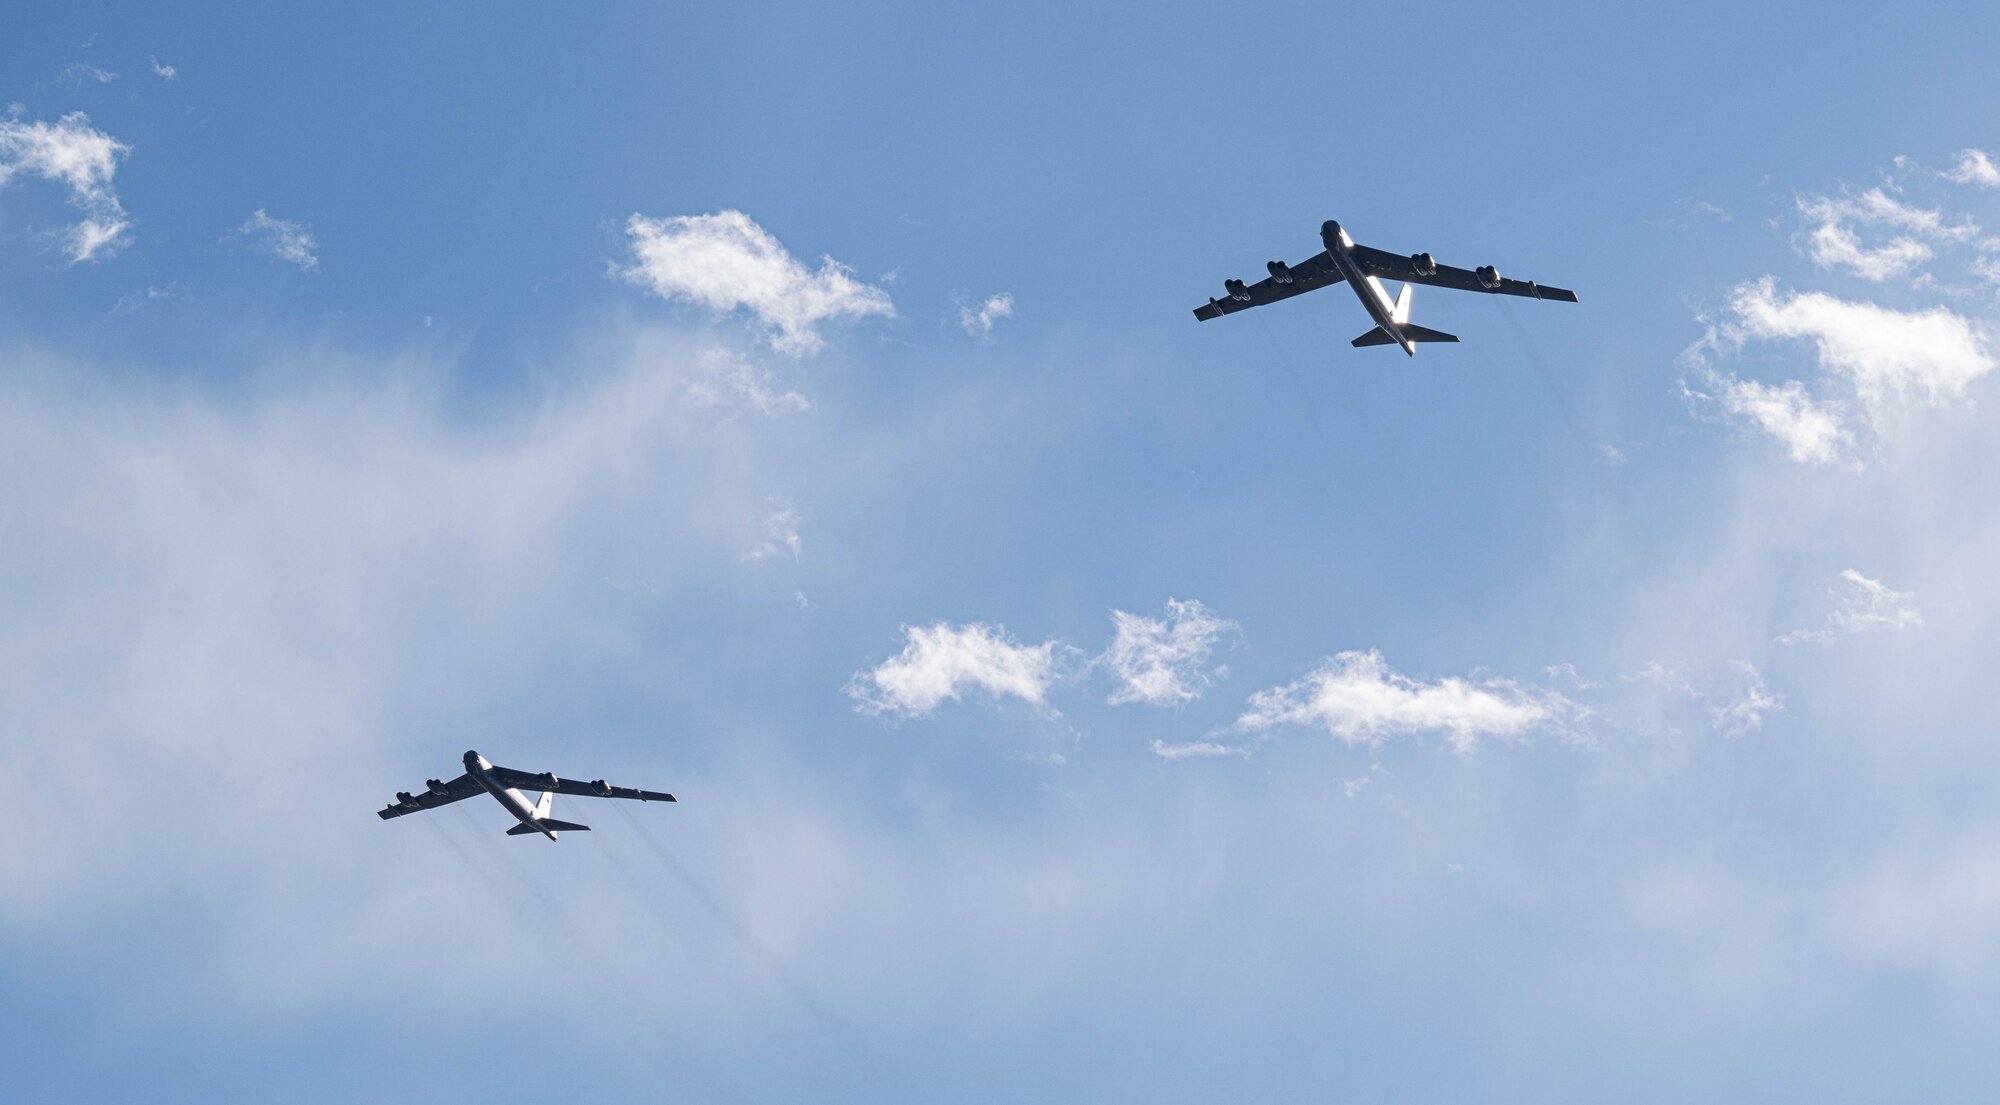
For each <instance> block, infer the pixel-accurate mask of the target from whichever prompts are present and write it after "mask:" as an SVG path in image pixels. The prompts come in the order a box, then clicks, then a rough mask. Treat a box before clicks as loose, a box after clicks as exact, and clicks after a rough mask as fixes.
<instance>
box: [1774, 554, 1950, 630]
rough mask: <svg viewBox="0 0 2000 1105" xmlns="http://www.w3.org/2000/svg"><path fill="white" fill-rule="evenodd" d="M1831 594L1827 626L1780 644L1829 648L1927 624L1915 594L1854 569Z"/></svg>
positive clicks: (1841, 577)
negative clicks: (1860, 636) (1868, 634)
mask: <svg viewBox="0 0 2000 1105" xmlns="http://www.w3.org/2000/svg"><path fill="white" fill-rule="evenodd" d="M1827 590H1828V592H1829V593H1830V594H1831V596H1832V598H1833V604H1834V605H1833V609H1832V611H1830V612H1829V613H1828V614H1827V616H1826V623H1825V624H1824V625H1821V626H1819V627H1818V628H1816V629H1794V630H1792V631H1791V632H1790V633H1787V634H1785V635H1784V636H1782V637H1779V638H1778V643H1779V644H1783V645H1796V644H1805V643H1812V644H1822V645H1826V644H1832V643H1833V642H1835V641H1837V640H1839V639H1840V638H1842V637H1849V636H1853V635H1854V634H1856V633H1866V632H1869V631H1871V630H1892V631H1894V630H1904V629H1917V628H1921V627H1922V626H1923V624H1924V616H1923V615H1922V614H1920V613H1918V612H1917V608H1916V605H1915V602H1916V595H1915V594H1913V593H1911V592H1909V591H1898V590H1895V589H1893V588H1890V587H1888V586H1886V585H1884V584H1883V583H1882V581H1881V580H1879V579H1869V578H1868V577H1867V576H1865V575H1862V574H1861V573H1860V572H1858V571H1856V570H1854V569H1853V568H1849V569H1847V570H1845V571H1843V572H1841V573H1840V574H1839V575H1838V576H1836V577H1834V580H1833V582H1832V583H1831V584H1829V585H1828V587H1827Z"/></svg>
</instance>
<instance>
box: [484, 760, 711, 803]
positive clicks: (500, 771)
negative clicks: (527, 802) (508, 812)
mask: <svg viewBox="0 0 2000 1105" xmlns="http://www.w3.org/2000/svg"><path fill="white" fill-rule="evenodd" d="M487 774H488V775H491V776H492V777H493V781H494V782H496V783H499V784H500V785H501V786H508V787H514V788H516V789H517V790H539V791H554V792H555V793H557V794H574V795H576V796H577V797H579V798H630V799H633V800H634V801H638V802H673V801H676V799H675V798H674V796H673V795H671V794H667V793H665V792H664V791H657V790H640V789H639V788H637V787H614V786H612V785H611V784H609V783H607V782H605V781H604V780H602V779H597V780H594V781H591V782H587V783H586V782H583V781H581V780H577V779H559V778H557V777H556V776H554V775H549V774H539V775H538V774H536V773H534V772H532V771H516V770H515V769H513V768H511V767H496V768H493V769H492V770H490V771H488V772H487Z"/></svg>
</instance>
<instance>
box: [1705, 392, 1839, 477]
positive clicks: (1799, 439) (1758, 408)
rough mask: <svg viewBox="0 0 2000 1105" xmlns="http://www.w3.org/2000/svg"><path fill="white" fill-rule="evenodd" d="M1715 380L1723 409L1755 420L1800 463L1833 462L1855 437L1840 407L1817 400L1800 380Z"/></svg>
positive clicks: (1717, 398) (1718, 397) (1718, 400)
mask: <svg viewBox="0 0 2000 1105" xmlns="http://www.w3.org/2000/svg"><path fill="white" fill-rule="evenodd" d="M1715 382H1716V383H1717V384H1718V385H1719V387H1720V393H1719V394H1718V395H1717V396H1716V400H1717V402H1719V403H1720V404H1721V405H1722V409H1723V410H1725V411H1727V412H1729V413H1730V414H1733V415H1737V416H1739V417H1743V418H1748V419H1749V420H1750V421H1752V422H1754V423H1756V424H1757V426H1759V427H1760V428H1762V429H1763V430H1764V431H1765V432H1766V433H1769V434H1770V435H1771V436H1772V437H1775V438H1777V439H1778V441H1779V442H1781V443H1782V444H1783V445H1784V446H1785V452H1786V453H1788V454H1790V456H1791V458H1792V459H1793V460H1795V461H1798V462H1800V463H1801V464H1831V463H1833V462H1834V461H1835V460H1837V459H1839V456H1840V453H1841V448H1842V446H1844V445H1846V444H1848V443H1849V442H1851V441H1852V440H1853V435H1851V434H1849V433H1848V431H1847V428H1846V427H1845V426H1844V425H1842V423H1841V415H1842V412H1841V410H1840V408H1839V407H1838V406H1836V405H1831V404H1821V403H1815V402H1814V401H1813V398H1812V396H1811V395H1808V394H1807V393H1806V388H1805V385H1804V384H1801V383H1799V382H1798V381H1797V380H1787V381H1785V383H1784V386H1783V387H1772V386H1771V385H1769V384H1761V383H1758V382H1757V381H1755V380H1739V379H1736V378H1735V377H1731V376H1718V377H1717V378H1716V380H1715Z"/></svg>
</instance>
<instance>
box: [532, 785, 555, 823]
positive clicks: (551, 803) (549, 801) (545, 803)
mask: <svg viewBox="0 0 2000 1105" xmlns="http://www.w3.org/2000/svg"><path fill="white" fill-rule="evenodd" d="M555 804H556V792H555V791H552V790H545V791H543V792H542V796H541V797H540V798H539V799H537V800H536V801H535V820H537V821H540V820H542V819H544V818H546V817H548V815H549V811H550V810H552V809H554V808H555Z"/></svg>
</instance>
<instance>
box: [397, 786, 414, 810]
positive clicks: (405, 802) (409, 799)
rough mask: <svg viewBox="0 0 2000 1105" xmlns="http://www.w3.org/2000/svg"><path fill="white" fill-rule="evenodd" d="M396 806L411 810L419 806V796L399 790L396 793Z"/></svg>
mask: <svg viewBox="0 0 2000 1105" xmlns="http://www.w3.org/2000/svg"><path fill="white" fill-rule="evenodd" d="M396 804H397V805H399V806H401V807H403V808H404V809H409V808H410V807H412V806H414V805H416V804H417V796H416V795H414V794H411V793H410V792H409V791H407V790H399V791H397V792H396Z"/></svg>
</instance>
